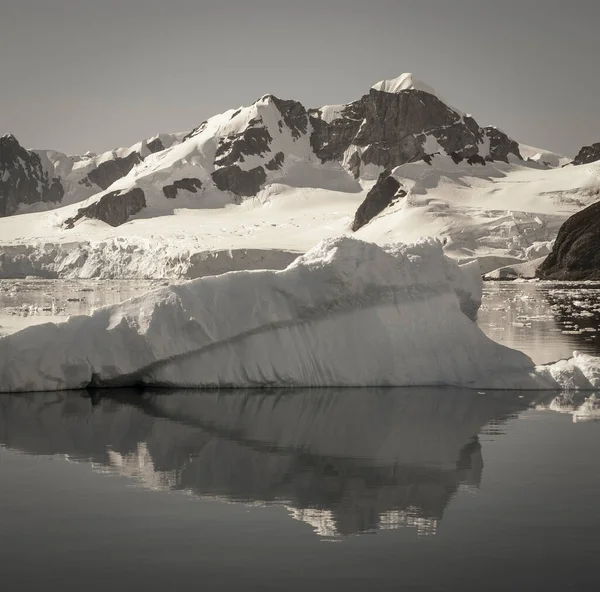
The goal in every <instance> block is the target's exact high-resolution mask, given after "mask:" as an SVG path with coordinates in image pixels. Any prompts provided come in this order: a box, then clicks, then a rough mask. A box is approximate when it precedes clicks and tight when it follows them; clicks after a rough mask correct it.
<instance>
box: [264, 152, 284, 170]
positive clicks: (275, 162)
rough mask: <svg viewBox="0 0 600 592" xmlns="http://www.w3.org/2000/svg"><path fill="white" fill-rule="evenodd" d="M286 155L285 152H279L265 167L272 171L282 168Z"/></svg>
mask: <svg viewBox="0 0 600 592" xmlns="http://www.w3.org/2000/svg"><path fill="white" fill-rule="evenodd" d="M284 160H285V155H284V154H283V152H278V153H277V154H276V155H275V156H274V157H273V158H272V159H271V160H270V161H269V162H268V163H267V164H266V165H265V168H266V169H268V170H270V171H277V170H279V169H280V168H281V165H282V164H283V161H284Z"/></svg>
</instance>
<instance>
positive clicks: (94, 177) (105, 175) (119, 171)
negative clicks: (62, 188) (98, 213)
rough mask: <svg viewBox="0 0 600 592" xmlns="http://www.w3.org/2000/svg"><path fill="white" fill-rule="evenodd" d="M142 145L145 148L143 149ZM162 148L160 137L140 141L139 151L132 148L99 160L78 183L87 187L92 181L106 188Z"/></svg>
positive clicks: (101, 187)
mask: <svg viewBox="0 0 600 592" xmlns="http://www.w3.org/2000/svg"><path fill="white" fill-rule="evenodd" d="M144 147H145V148H146V150H144ZM164 149H165V147H164V145H163V143H162V141H161V139H160V138H154V139H153V140H150V141H149V142H142V148H141V149H140V150H139V151H137V150H134V151H132V152H130V153H129V154H127V155H126V156H122V157H120V156H115V157H114V158H110V159H108V160H105V161H104V162H101V163H100V164H98V166H97V167H96V168H94V169H93V170H91V171H90V172H89V173H88V175H87V177H85V178H83V179H82V180H81V181H79V183H80V184H81V185H85V186H86V187H89V186H90V185H91V184H92V183H93V184H95V185H97V186H98V187H100V189H103V190H104V189H108V188H109V187H110V186H111V185H112V184H113V183H114V182H115V181H118V180H119V179H121V178H122V177H124V176H125V175H128V174H129V173H130V172H131V170H132V169H133V167H134V166H135V165H136V164H139V163H140V162H142V161H143V160H144V159H145V158H146V157H147V156H148V155H149V154H154V153H155V152H160V151H161V150H164Z"/></svg>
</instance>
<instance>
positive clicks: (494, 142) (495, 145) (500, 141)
mask: <svg viewBox="0 0 600 592" xmlns="http://www.w3.org/2000/svg"><path fill="white" fill-rule="evenodd" d="M483 129H484V132H485V135H486V136H487V137H488V138H489V141H490V150H489V155H488V156H487V157H486V160H489V161H494V160H502V161H503V162H508V156H509V155H510V154H513V155H515V156H516V157H517V158H521V153H520V151H519V144H518V143H517V142H515V141H514V140H512V139H511V138H509V137H508V136H507V135H506V134H505V133H504V132H502V131H500V130H499V129H498V128H496V127H491V126H489V127H485V128H483Z"/></svg>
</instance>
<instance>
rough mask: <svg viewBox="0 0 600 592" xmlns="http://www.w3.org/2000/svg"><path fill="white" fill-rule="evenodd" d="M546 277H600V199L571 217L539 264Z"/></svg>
mask: <svg viewBox="0 0 600 592" xmlns="http://www.w3.org/2000/svg"><path fill="white" fill-rule="evenodd" d="M536 275H537V277H539V278H541V279H544V280H600V202H597V203H595V204H592V205H591V206H588V207H587V208H585V209H584V210H581V212H577V214H574V215H573V216H571V217H570V218H569V219H568V220H567V221H566V222H565V223H564V224H563V225H562V226H561V227H560V230H559V231H558V236H557V237H556V242H555V243H554V248H553V249H552V252H551V253H550V254H549V255H548V257H546V260H545V261H544V262H543V263H542V264H541V265H540V266H539V268H538V270H537V273H536Z"/></svg>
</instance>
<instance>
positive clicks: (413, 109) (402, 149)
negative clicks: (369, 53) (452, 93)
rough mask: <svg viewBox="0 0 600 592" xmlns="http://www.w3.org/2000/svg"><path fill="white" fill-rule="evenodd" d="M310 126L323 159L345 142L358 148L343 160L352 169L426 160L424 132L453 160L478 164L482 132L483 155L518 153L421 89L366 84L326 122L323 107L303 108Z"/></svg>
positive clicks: (338, 154)
mask: <svg viewBox="0 0 600 592" xmlns="http://www.w3.org/2000/svg"><path fill="white" fill-rule="evenodd" d="M309 116H310V121H311V124H312V127H313V132H312V135H311V146H312V148H313V150H314V151H315V153H316V155H317V156H318V157H319V158H320V159H321V160H322V161H323V162H325V161H329V160H341V159H342V158H343V156H344V154H345V153H346V151H347V150H348V149H349V148H350V147H351V146H356V147H357V148H358V150H357V152H355V153H353V154H352V156H351V157H350V159H351V160H350V161H349V162H348V165H349V168H350V170H351V172H352V174H353V175H354V176H355V177H357V176H358V175H359V174H360V166H361V164H375V165H377V166H381V167H383V168H386V169H393V168H394V167H396V166H400V165H402V164H405V163H408V162H414V161H415V160H428V157H429V156H430V155H428V154H427V152H426V142H427V138H428V137H432V138H434V139H435V140H436V141H437V143H438V144H439V145H440V146H441V147H442V149H443V150H444V152H445V153H446V154H449V155H452V156H453V158H454V159H455V161H456V162H460V161H462V160H465V159H466V160H467V161H468V162H473V163H478V164H481V163H482V161H483V159H484V156H485V157H488V155H487V154H485V155H483V156H482V155H480V154H479V151H480V149H481V147H482V145H483V143H484V137H485V136H487V137H488V138H489V142H490V155H489V157H488V158H489V160H504V161H506V160H507V158H508V154H511V153H512V154H515V156H517V157H519V158H521V155H520V153H519V146H518V144H517V143H516V142H514V141H513V140H511V139H510V138H509V137H508V136H506V134H504V133H503V132H501V131H499V130H497V129H496V128H481V127H479V125H478V124H477V122H476V121H475V120H474V119H473V118H472V117H470V116H467V115H465V116H463V115H461V114H459V113H458V112H457V111H455V110H454V109H452V108H451V107H448V105H446V104H445V103H443V102H442V101H441V100H440V99H439V98H438V97H436V96H435V95H432V94H429V93H427V92H425V91H421V90H414V89H412V90H407V91H401V92H397V93H389V92H383V91H379V90H375V89H371V91H370V93H369V94H368V95H365V96H364V97H363V98H362V99H360V101H356V102H354V103H350V104H348V105H345V106H344V107H343V108H342V109H341V110H340V112H339V113H338V114H337V116H335V117H334V118H333V119H332V120H331V121H326V119H324V110H323V109H312V110H311V111H309Z"/></svg>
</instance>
